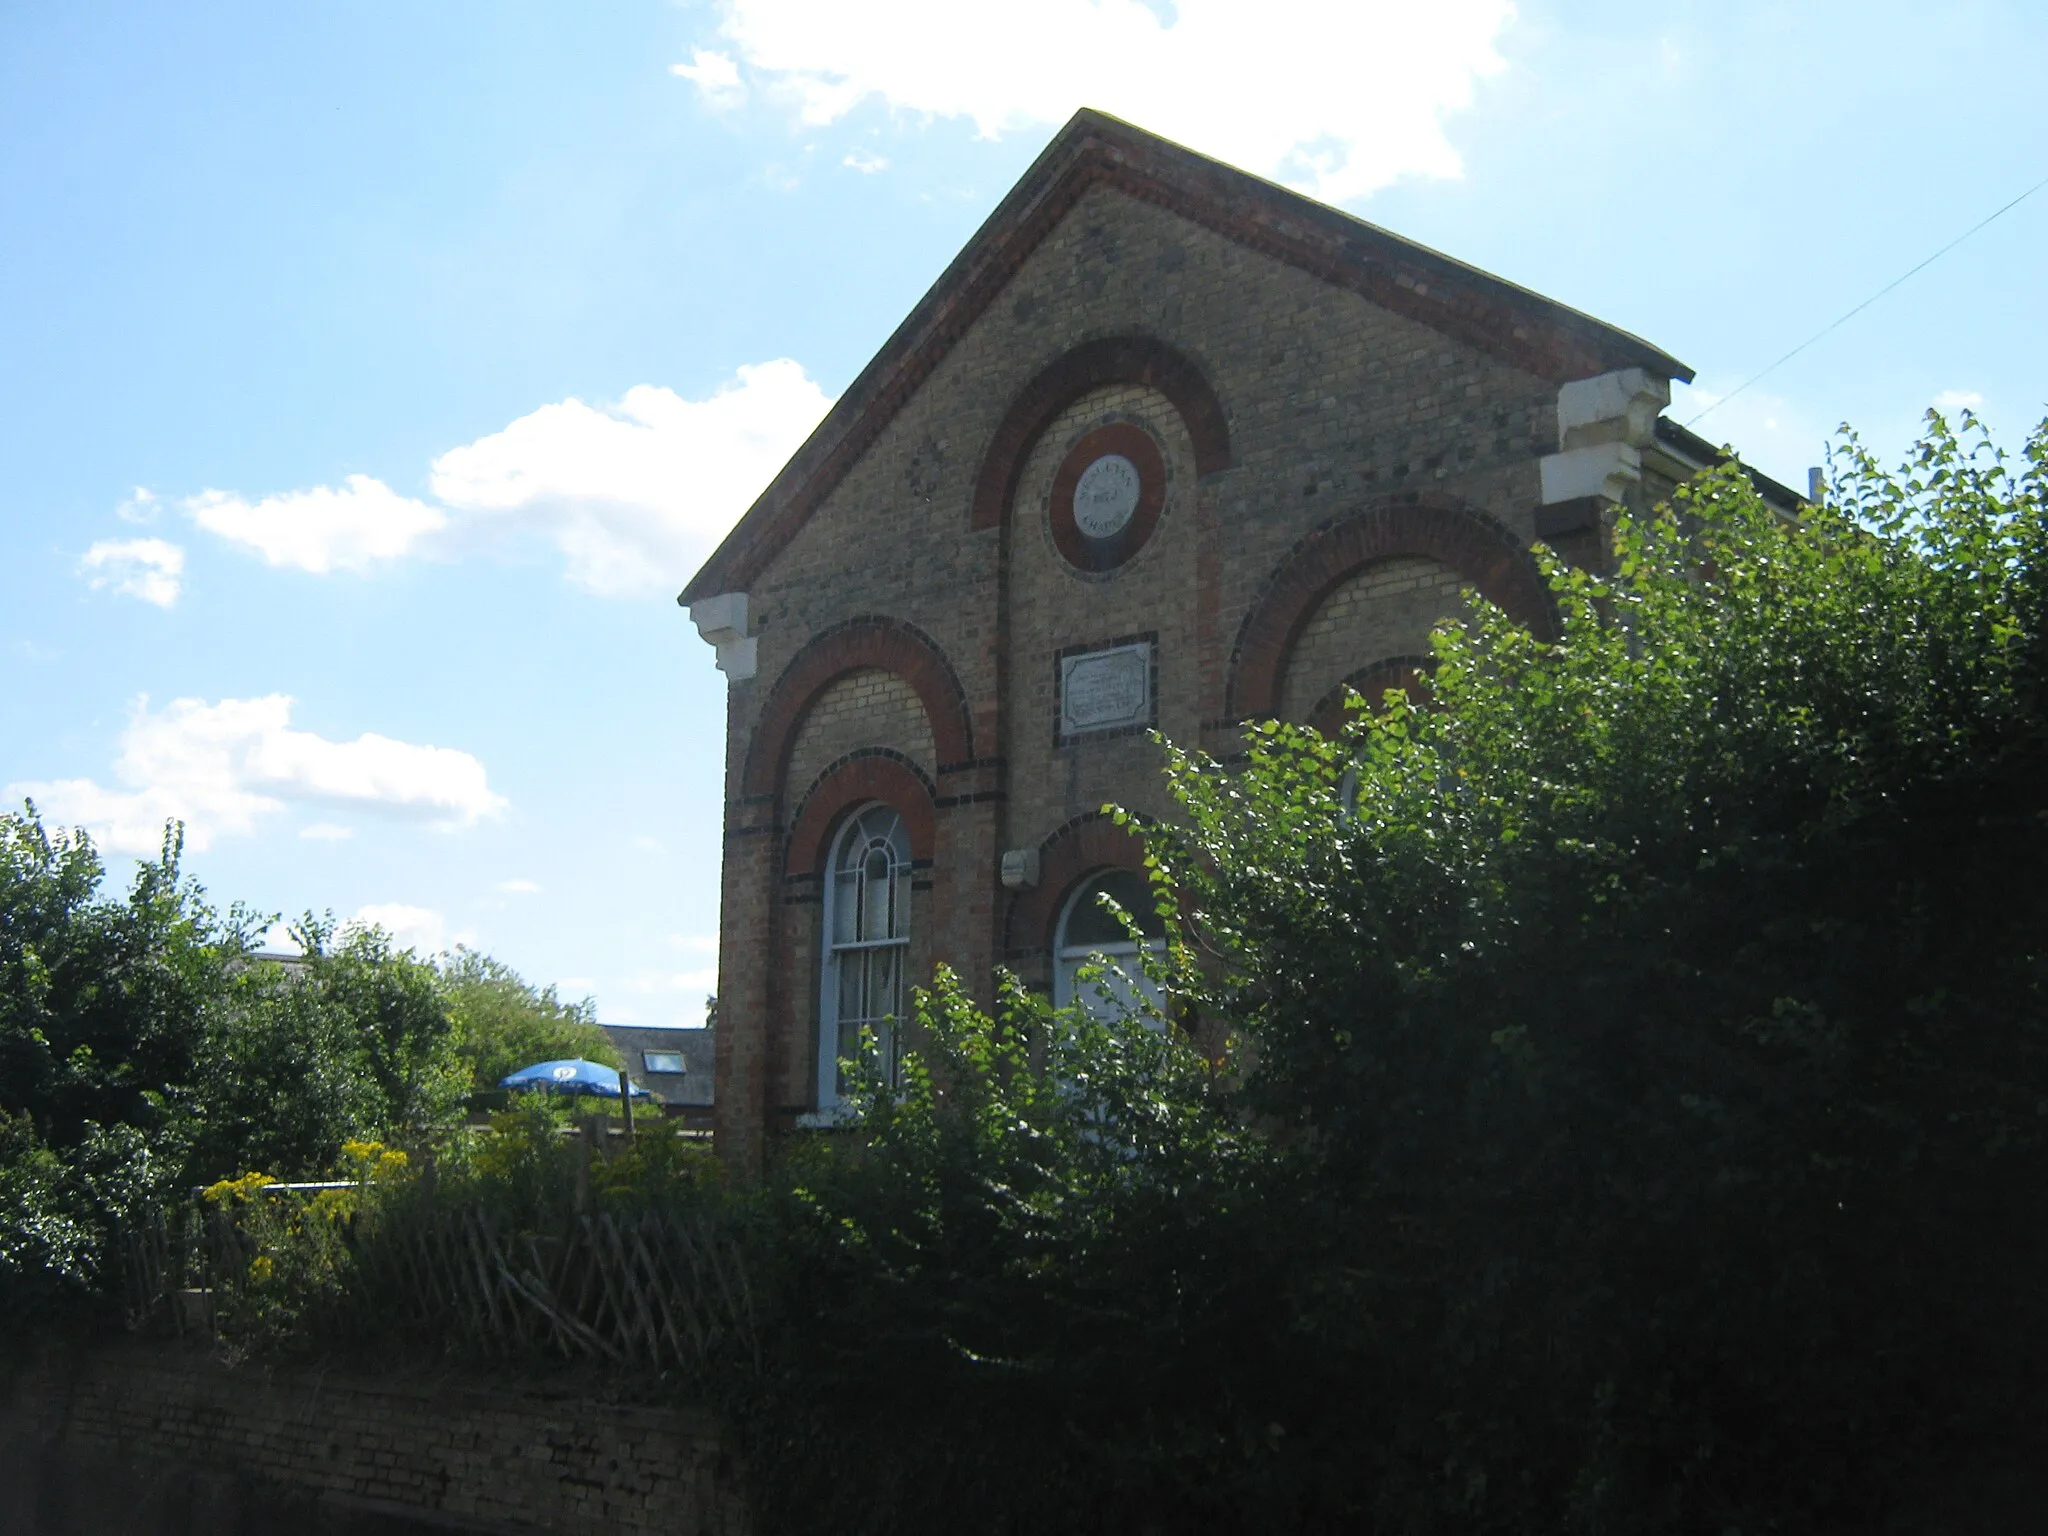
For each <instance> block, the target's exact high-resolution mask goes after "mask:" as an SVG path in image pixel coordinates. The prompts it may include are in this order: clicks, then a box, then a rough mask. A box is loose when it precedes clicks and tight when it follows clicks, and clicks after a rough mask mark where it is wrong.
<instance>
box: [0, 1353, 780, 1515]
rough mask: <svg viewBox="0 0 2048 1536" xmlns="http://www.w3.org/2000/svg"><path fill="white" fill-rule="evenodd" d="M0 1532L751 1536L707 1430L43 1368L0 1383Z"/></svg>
mask: <svg viewBox="0 0 2048 1536" xmlns="http://www.w3.org/2000/svg"><path fill="white" fill-rule="evenodd" d="M0 1394H4V1395H0V1531H6V1532H9V1533H12V1532H22V1533H24V1536H28V1533H34V1536H108V1533H113V1532H120V1533H123V1536H188V1533H190V1536H198V1533H201V1532H204V1533H206V1536H244V1533H246V1536H256V1533H259V1532H260V1533H264V1536H269V1533H272V1532H277V1531H290V1532H293V1533H294V1536H373V1533H374V1536H401V1533H412V1532H428V1531H477V1532H505V1533H510V1532H530V1531H548V1532H561V1533H579V1532H586V1531H587V1532H592V1533H595V1532H600V1531H602V1532H606V1533H613V1536H615V1533H619V1532H630V1531H663V1532H674V1533H682V1536H699V1533H701V1536H741V1533H743V1532H744V1531H745V1528H746V1520H745V1513H744V1509H743V1506H742V1504H741V1502H740V1497H739V1494H738V1491H737V1486H736V1482H735V1479H734V1478H733V1477H732V1475H731V1471H730V1467H729V1464H728V1462H727V1459H726V1454H725V1449H724V1446H723V1444H722V1441H721V1437H720V1434H719V1429H718V1426H717V1424H716V1422H715V1421H714V1420H713V1419H711V1417H710V1416H709V1415H706V1414H702V1413H694V1412H689V1411H679V1410H657V1409H647V1408H635V1407H627V1406H621V1405H618V1404H614V1403H605V1402H600V1401H595V1400H592V1399H590V1398H588V1397H582V1396H575V1395H570V1394H567V1393H564V1394H560V1395H556V1394H550V1393H546V1392H543V1391H540V1390H537V1389H535V1388H533V1387H531V1386H520V1385H511V1386H503V1387H498V1386H493V1385H490V1384H486V1383H478V1382H476V1381H474V1380H471V1379H464V1380H456V1379H452V1378H443V1379H424V1378H420V1379H384V1378H379V1377H373V1376H362V1375H348V1374H342V1373H336V1372H327V1371H320V1370H312V1369H303V1370H280V1369H273V1368H268V1367H263V1366H256V1365H244V1366H241V1367H238V1368H232V1369H231V1368H228V1367H226V1366H224V1365H222V1364H220V1363H219V1362H217V1361H215V1360H213V1359H210V1358H209V1357H207V1356H206V1355H204V1354H203V1353H201V1352H198V1351H194V1350H188V1349H182V1348H176V1347H170V1346H143V1345H133V1346H123V1347H107V1348H100V1349H94V1350H89V1351H85V1350H77V1351H70V1350H52V1351H50V1352H49V1353H47V1354H45V1355H43V1356H42V1357H41V1358H39V1359H37V1360H34V1361H31V1362H28V1363H26V1364H25V1365H23V1366H22V1367H21V1368H19V1369H18V1370H17V1371H16V1372H15V1373H14V1374H13V1377H12V1379H11V1380H8V1381H6V1382H5V1383H4V1385H0Z"/></svg>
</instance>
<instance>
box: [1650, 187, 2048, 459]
mask: <svg viewBox="0 0 2048 1536" xmlns="http://www.w3.org/2000/svg"><path fill="white" fill-rule="evenodd" d="M2043 187H2048V176H2044V177H2042V178H2041V179H2040V180H2039V181H2037V182H2035V183H2034V184H2033V185H2032V186H2031V187H2029V188H2027V190H2026V191H2024V192H2022V193H2021V194H2020V195H2019V196H2018V197H2016V198H2014V199H2013V200H2012V201H2011V202H2009V203H2007V204H2006V205H2005V206H2004V207H2003V208H2000V209H1998V210H1997V211H1996V212H1993V213H1990V214H1987V215H1985V216H1984V217H1983V218H1981V219H1979V220H1978V221H1977V222H1976V223H1974V224H1972V225H1971V226H1970V227H1969V228H1968V229H1966V230H1964V231H1963V232H1962V233H1961V234H1960V235H1957V236H1956V237H1955V239H1953V240H1951V241H1949V243H1948V244H1947V245H1944V246H1943V247H1942V248H1941V249H1940V250H1938V251H1936V252H1935V253H1934V254H1933V255H1932V256H1929V257H1927V258H1926V259H1925V260H1924V261H1922V262H1920V263H1918V264H1917V265H1915V266H1912V267H1909V268H1907V269H1906V270H1905V271H1904V272H1901V273H1900V274H1899V275H1898V276H1897V277H1895V278H1893V279H1892V280H1891V281H1890V282H1888V283H1886V284H1885V285H1884V286H1883V287H1882V288H1880V289H1878V290H1877V292H1875V293H1873V294H1872V295H1871V296H1870V297H1869V298H1867V299H1865V300H1864V301H1863V302H1862V303H1861V304H1858V305H1857V306H1856V307H1855V308H1854V309H1852V310H1850V311H1849V312H1848V313H1847V314H1845V315H1843V316H1841V317H1840V318H1839V319H1836V320H1832V321H1830V322H1829V323H1828V324H1826V325H1824V326H1822V327H1821V328H1820V329H1819V330H1817V331H1815V332H1814V333H1813V334H1812V335H1811V336H1809V337H1807V338H1806V340H1804V341H1802V342H1801V343H1799V345H1798V346H1796V347H1794V348H1793V349H1792V350H1791V351H1790V352H1787V353H1786V354H1785V355H1784V356H1783V357H1781V358H1779V359H1778V360H1777V361H1776V362H1775V363H1773V364H1771V366H1770V367H1768V368H1766V369H1764V371H1763V372H1762V373H1753V374H1751V375H1750V376H1749V377H1748V378H1746V379H1744V380H1743V381H1742V382H1741V383H1740V384H1738V385H1736V386H1735V387H1734V388H1733V389H1731V390H1729V391H1728V393H1727V394H1725V395H1723V396H1722V397H1721V398H1720V399H1718V400H1716V401H1715V402H1714V403H1713V404H1712V405H1710V406H1708V407H1707V408H1706V409H1705V410H1704V411H1701V412H1700V413H1699V415H1697V416H1695V417H1693V418H1692V419H1691V420H1690V421H1688V422H1686V425H1687V426H1688V427H1690V426H1694V425H1696V424H1697V423H1699V422H1702V421H1704V420H1706V419H1707V417H1708V416H1710V415H1711V414H1712V413H1714V412H1715V411H1718V410H1719V409H1721V407H1722V406H1724V405H1726V404H1727V403H1728V402H1729V401H1730V400H1733V399H1734V398H1735V397H1736V396H1737V395H1739V394H1741V393H1742V392H1743V391H1744V390H1745V389H1747V388H1749V386H1750V385H1752V384H1755V383H1757V382H1758V381H1759V380H1761V379H1765V378H1768V377H1769V376H1770V375H1771V374H1773V373H1776V372H1777V371H1778V370H1779V369H1780V368H1782V367H1784V366H1785V364H1787V363H1789V362H1791V361H1792V359H1793V358H1795V357H1797V356H1798V355H1799V354H1800V353H1802V352H1804V351H1805V350H1806V349H1807V348H1808V347H1810V346H1812V345H1813V344H1814V343H1815V342H1816V341H1819V340H1820V339H1821V338H1822V337H1823V336H1826V335H1827V334H1828V333H1829V332H1831V331H1833V330H1836V329H1837V328H1839V327H1840V326H1842V325H1844V324H1846V323H1847V322H1849V321H1851V320H1853V319H1855V318H1856V317H1857V316H1858V315H1860V314H1862V313H1863V311H1864V310H1866V309H1868V308H1870V306H1871V305H1873V304H1875V303H1876V302H1877V301H1878V300H1879V299H1881V298H1883V297H1884V296H1885V295H1886V294H1888V293H1890V292H1891V291H1892V290H1893V289H1894V288H1896V287H1898V286H1899V284H1901V283H1903V282H1904V281H1905V280H1906V279H1907V278H1909V277H1911V276H1912V275H1913V274H1914V273H1916V272H1919V271H1922V270H1924V269H1925V268H1927V267H1930V266H1932V265H1934V263H1935V262H1937V261H1939V260H1941V258H1942V257H1944V256H1946V255H1947V254H1948V253H1949V252H1950V251H1952V250H1954V249H1955V248H1956V247H1957V246H1959V245H1961V244H1962V243H1963V242H1964V241H1965V240H1967V239H1969V238H1970V236H1972V235H1974V234H1976V233H1977V231H1978V230H1980V229H1982V228H1983V227H1984V226H1985V225H1986V224H1989V223H1991V222H1992V220H1994V219H1997V218H1999V217H2001V216H2002V215H2004V214H2008V213H2010V212H2012V210H2013V209H2015V208H2017V207H2019V205H2020V204H2021V203H2024V202H2025V201H2026V200H2027V199H2028V198H2030V197H2032V196H2033V195H2034V194H2035V193H2036V192H2038V191H2040V190H2041V189H2042V188H2043Z"/></svg>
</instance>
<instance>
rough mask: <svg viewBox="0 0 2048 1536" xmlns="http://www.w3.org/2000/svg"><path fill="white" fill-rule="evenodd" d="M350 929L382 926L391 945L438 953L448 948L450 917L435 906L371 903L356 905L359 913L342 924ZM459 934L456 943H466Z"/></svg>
mask: <svg viewBox="0 0 2048 1536" xmlns="http://www.w3.org/2000/svg"><path fill="white" fill-rule="evenodd" d="M342 927H343V928H344V929H348V928H370V927H376V928H382V929H383V930H384V931H385V933H387V934H389V935H390V936H391V947H392V948H393V949H398V950H406V949H409V950H411V951H412V952H413V953H414V954H417V955H422V956H426V955H438V954H440V953H442V952H443V951H444V950H446V949H447V948H448V945H449V940H448V919H447V918H445V917H443V916H442V915H441V914H440V913H439V912H436V911H435V910H434V909H433V908H432V907H409V906H407V905H406V904H405V903H404V902H402V901H384V902H371V903H369V904H368V905H366V906H361V907H357V908H356V915H355V916H354V917H352V918H350V919H349V920H348V921H347V922H346V923H344V924H343V925H342ZM464 938H465V936H464V935H460V934H458V935H457V936H456V939H455V942H456V943H461V942H463V940H464Z"/></svg>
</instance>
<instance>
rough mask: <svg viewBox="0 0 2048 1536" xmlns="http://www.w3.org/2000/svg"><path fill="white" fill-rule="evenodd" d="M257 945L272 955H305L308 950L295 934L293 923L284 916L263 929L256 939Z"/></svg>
mask: <svg viewBox="0 0 2048 1536" xmlns="http://www.w3.org/2000/svg"><path fill="white" fill-rule="evenodd" d="M256 947H257V948H258V949H259V950H262V951H264V952H265V953H266V954H272V955H303V954H304V953H305V952H306V946H305V945H303V944H301V943H300V942H299V941H298V939H297V938H296V937H295V936H294V935H293V933H292V925H291V924H290V923H288V922H286V921H285V920H284V919H282V918H280V919H278V921H276V922H274V923H272V924H271V925H270V926H269V927H268V928H266V929H264V930H263V934H262V936H261V937H260V938H258V939H257V940H256Z"/></svg>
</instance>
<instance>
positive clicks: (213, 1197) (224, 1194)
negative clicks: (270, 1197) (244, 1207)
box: [201, 1173, 277, 1205]
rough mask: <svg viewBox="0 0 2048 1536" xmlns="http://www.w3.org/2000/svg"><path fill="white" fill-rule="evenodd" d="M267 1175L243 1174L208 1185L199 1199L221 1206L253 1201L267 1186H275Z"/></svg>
mask: <svg viewBox="0 0 2048 1536" xmlns="http://www.w3.org/2000/svg"><path fill="white" fill-rule="evenodd" d="M276 1182H277V1180H275V1179H273V1178H272V1177H271V1176H270V1175H269V1174H267V1173H245V1174H243V1175H242V1176H241V1177H240V1178H239V1179H222V1180H221V1181H220V1182H219V1183H218V1184H209V1185H207V1187H206V1188H205V1189H204V1190H203V1191H201V1198H202V1199H204V1200H205V1201H206V1202H207V1203H208V1204H209V1205H222V1204H225V1203H226V1202H228V1201H230V1200H254V1199H255V1198H256V1197H257V1196H258V1195H260V1194H262V1193H263V1188H264V1186H265V1185H267V1184H275V1183H276Z"/></svg>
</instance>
